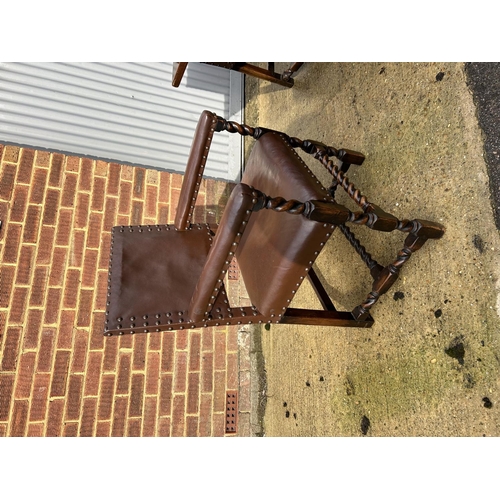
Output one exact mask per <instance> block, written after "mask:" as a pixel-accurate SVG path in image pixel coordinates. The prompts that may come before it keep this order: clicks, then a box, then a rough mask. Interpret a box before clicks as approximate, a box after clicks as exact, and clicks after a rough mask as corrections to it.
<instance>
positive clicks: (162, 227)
mask: <svg viewBox="0 0 500 500" xmlns="http://www.w3.org/2000/svg"><path fill="white" fill-rule="evenodd" d="M195 227H196V229H198V230H201V229H202V228H203V227H205V229H206V230H207V232H208V234H209V241H212V237H211V236H212V233H211V231H210V224H208V223H205V224H192V225H190V226H189V227H188V228H186V229H187V230H189V231H191V230H192V229H193V228H195ZM153 228H155V229H156V230H157V231H161V230H166V231H170V230H176V228H175V227H174V226H172V225H167V224H165V225H155V226H151V225H146V226H119V231H120V232H121V233H123V232H125V230H126V229H127V230H128V231H129V232H134V229H135V230H137V232H139V233H143V232H145V230H147V231H148V232H151V231H152V230H153ZM116 229H117V227H113V228H112V233H111V235H112V236H111V247H110V260H109V273H108V293H107V297H108V300H107V301H106V306H107V307H109V305H110V302H109V298H110V297H111V274H112V265H111V263H112V260H111V255H112V254H113V243H114V232H115V230H116ZM145 233H146V232H145ZM146 234H147V233H146ZM185 313H187V311H179V312H177V315H178V316H184V315H185ZM161 314H162V313H157V314H156V315H155V317H156V319H157V321H155V326H159V325H161V324H162V323H161V321H158V319H159V318H161ZM163 314H165V315H166V316H167V317H168V318H170V317H171V316H172V315H173V314H174V313H171V312H166V313H163ZM136 319H137V318H136V317H135V316H131V317H130V328H136V327H140V326H142V327H148V326H149V322H143V323H142V325H139V324H136V323H135V321H136ZM142 319H148V315H144V316H142ZM139 320H140V318H139ZM116 321H117V326H116V328H117V329H119V330H120V331H119V332H118V335H123V331H121V330H122V329H124V327H123V324H122V322H123V318H122V317H118V318H116ZM183 322H184V318H182V317H181V318H180V319H179V323H183ZM109 323H110V319H109V310H106V321H105V328H104V332H105V333H104V335H105V336H108V337H109V336H111V333H110V332H109V330H110V328H109ZM172 323H174V321H173V319H169V320H167V324H172ZM125 328H126V327H125ZM143 331H144V333H148V332H149V330H143ZM156 331H161V330H160V329H156ZM130 333H135V331H131V332H130Z"/></svg>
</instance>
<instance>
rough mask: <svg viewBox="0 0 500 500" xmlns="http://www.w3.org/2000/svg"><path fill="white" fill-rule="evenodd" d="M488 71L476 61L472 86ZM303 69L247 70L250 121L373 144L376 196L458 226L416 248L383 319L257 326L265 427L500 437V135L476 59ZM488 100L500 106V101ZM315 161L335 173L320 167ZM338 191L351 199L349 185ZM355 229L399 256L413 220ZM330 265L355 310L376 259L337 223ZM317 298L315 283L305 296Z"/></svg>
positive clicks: (380, 251) (258, 395)
mask: <svg viewBox="0 0 500 500" xmlns="http://www.w3.org/2000/svg"><path fill="white" fill-rule="evenodd" d="M478 69H479V71H482V70H484V68H483V69H481V68H477V67H475V66H469V67H467V71H468V73H469V81H470V83H471V85H473V86H474V85H476V87H474V88H475V89H476V90H477V86H478V85H479V86H480V85H481V81H482V78H483V77H482V76H481V73H480V72H478ZM497 69H498V68H494V70H497ZM490 70H491V68H490ZM472 73H474V75H473V76H472V77H471V75H472ZM490 73H492V71H490ZM295 80H296V84H295V86H294V87H293V88H292V89H281V88H280V87H278V86H276V85H272V84H268V83H266V82H260V81H258V80H255V79H251V78H247V99H246V109H245V112H246V119H245V121H246V122H247V123H248V124H250V125H256V124H259V125H261V126H264V127H269V128H274V129H278V130H283V131H285V132H287V133H289V134H290V135H294V136H297V137H300V138H304V139H305V138H311V139H316V140H319V141H322V142H325V143H327V144H331V145H334V146H339V147H346V148H350V149H355V150H359V151H361V152H363V153H364V154H365V155H366V161H365V163H364V164H363V166H361V167H352V168H351V171H352V172H351V171H350V172H349V178H350V180H351V181H353V182H354V183H355V184H356V186H357V187H358V188H360V189H361V191H362V193H363V194H365V195H366V196H367V197H368V199H370V200H373V201H374V202H376V203H377V204H379V205H380V206H382V207H383V208H384V209H386V210H387V211H390V212H392V213H393V214H395V215H396V216H398V217H400V218H415V217H420V218H426V219H429V220H435V221H438V222H440V223H442V224H444V225H445V226H446V230H447V231H446V234H445V236H444V238H443V239H441V240H439V241H431V242H429V243H427V244H426V246H424V248H423V249H422V250H420V251H419V252H417V253H416V254H414V255H413V256H412V258H411V259H410V261H409V262H408V263H407V264H406V266H405V267H404V268H403V271H402V273H401V276H400V279H399V282H398V283H397V284H395V285H394V286H393V288H392V289H391V291H390V292H389V294H387V295H385V296H383V297H382V299H381V300H380V301H379V303H378V304H376V305H375V307H374V308H373V316H374V318H375V321H376V322H375V325H374V326H373V328H371V329H343V328H324V327H306V326H286V325H273V326H272V327H271V329H270V330H269V331H267V330H265V329H262V330H254V331H253V332H252V334H251V337H252V339H251V340H252V345H253V351H252V352H253V368H254V369H253V380H254V421H253V423H254V432H255V434H257V435H259V434H260V435H262V434H264V435H266V436H362V435H368V436H483V435H486V436H498V435H500V398H499V395H500V394H499V391H500V378H499V365H500V341H499V340H500V339H499V334H500V328H499V326H500V318H499V314H500V301H499V300H498V291H499V288H500V281H499V278H500V265H499V260H500V259H499V257H498V250H499V248H500V238H499V234H498V230H497V228H496V227H495V218H494V210H493V206H495V207H497V206H499V205H500V203H497V204H496V205H495V204H494V203H492V201H491V200H492V198H491V195H490V190H491V191H494V190H495V189H497V188H496V185H495V181H494V180H493V181H492V183H491V186H490V181H489V176H488V173H489V172H490V173H491V172H492V171H494V169H495V168H496V167H495V164H494V161H493V160H492V158H495V154H497V153H498V149H495V147H496V146H495V145H494V144H495V143H494V141H493V142H491V140H490V142H488V135H487V134H486V132H485V133H483V132H482V131H481V128H480V126H479V123H478V115H477V114H476V107H475V104H474V100H473V96H472V93H471V90H470V88H469V87H468V84H467V73H466V68H465V66H464V65H463V64H458V63H443V64H441V63H420V64H417V63H414V64H385V63H370V64H360V63H357V64H351V63H307V64H306V65H304V67H303V68H302V69H301V70H300V72H299V73H298V74H297V75H296V78H295ZM483 87H484V86H483ZM483 90H484V89H483ZM476 102H478V101H477V98H476ZM485 102H486V101H485ZM487 112H489V113H490V120H491V119H492V118H491V116H492V112H493V115H494V110H492V109H491V107H490V109H489V111H488V109H487ZM481 120H482V118H480V120H479V121H480V122H481ZM483 121H484V120H483ZM492 130H493V132H494V129H492ZM485 141H486V149H484V148H485V146H484V144H485ZM485 151H486V152H487V157H486V158H487V159H488V163H489V166H488V165H487V162H486V160H485V156H483V155H484V152H485ZM495 151H496V153H495ZM496 157H497V158H498V155H497V156H496ZM308 163H309V165H310V166H311V167H313V170H315V172H316V173H317V175H318V176H319V177H320V178H321V180H323V181H324V182H325V183H327V184H328V182H329V179H328V174H327V173H326V172H324V171H322V170H321V168H322V167H321V166H320V165H319V164H317V165H316V161H315V160H312V161H308ZM488 169H489V170H488ZM339 200H340V201H341V202H342V203H344V204H346V205H347V206H349V207H351V208H353V205H352V204H351V203H350V200H348V199H347V197H346V196H341V197H340V196H339ZM356 229H357V230H356V234H357V235H358V237H359V238H360V239H361V240H362V241H363V243H364V244H365V246H366V247H367V249H368V250H369V251H370V252H371V253H372V254H373V255H374V256H375V257H376V258H377V260H379V262H381V263H383V264H385V263H387V262H390V261H392V260H394V257H395V255H396V253H397V251H398V250H399V249H400V248H401V246H402V242H403V237H402V235H401V234H389V235H387V234H378V233H375V232H373V231H370V230H369V229H366V228H359V229H358V228H356ZM318 270H319V272H320V274H321V275H322V276H323V278H324V281H325V284H326V288H327V289H328V290H329V292H331V295H332V298H333V300H334V302H335V303H336V304H337V306H338V307H339V308H344V309H348V310H350V309H352V307H354V306H355V305H357V304H358V303H359V302H361V301H362V300H363V299H364V297H365V296H366V294H367V293H368V291H369V289H370V279H369V275H368V272H367V271H366V268H365V267H364V265H363V264H362V263H361V261H360V260H359V258H358V257H357V256H356V254H355V253H354V252H353V250H352V249H351V247H350V246H349V245H348V244H347V242H346V241H345V239H344V238H343V236H342V235H341V234H340V232H338V234H334V235H333V237H332V239H331V240H330V242H329V244H328V245H327V247H326V248H325V250H324V251H323V254H322V255H321V258H320V259H319V261H318ZM315 300H316V299H315V298H314V294H313V292H312V289H311V288H310V287H309V288H308V286H307V283H304V285H303V288H301V289H300V293H298V294H297V297H296V299H295V302H294V304H293V305H294V306H299V307H300V306H304V307H306V306H312V305H316V304H315Z"/></svg>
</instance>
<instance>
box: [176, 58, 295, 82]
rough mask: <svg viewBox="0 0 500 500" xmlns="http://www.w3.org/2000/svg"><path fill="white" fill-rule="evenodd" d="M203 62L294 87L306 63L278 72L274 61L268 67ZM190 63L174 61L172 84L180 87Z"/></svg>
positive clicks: (240, 63)
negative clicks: (298, 72)
mask: <svg viewBox="0 0 500 500" xmlns="http://www.w3.org/2000/svg"><path fill="white" fill-rule="evenodd" d="M203 64H210V65H212V66H218V67H219V68H226V69H229V70H232V71H238V72H239V73H243V74H244V75H249V76H254V77H256V78H260V79H261V80H266V81H268V82H272V83H277V84H278V85H282V86H283V87H289V88H290V87H293V84H294V81H293V78H292V75H293V74H294V73H295V72H297V71H298V70H299V69H300V67H301V66H302V65H303V64H304V63H301V62H300V63H292V64H291V65H290V66H289V67H288V68H287V69H286V70H285V71H283V73H277V72H276V71H275V70H274V63H267V68H261V67H260V66H255V65H254V64H250V63H244V62H227V63H217V62H207V63H203ZM187 65H188V63H187V62H174V65H173V68H172V86H173V87H178V86H179V85H180V83H181V81H182V77H183V76H184V72H185V71H186V68H187Z"/></svg>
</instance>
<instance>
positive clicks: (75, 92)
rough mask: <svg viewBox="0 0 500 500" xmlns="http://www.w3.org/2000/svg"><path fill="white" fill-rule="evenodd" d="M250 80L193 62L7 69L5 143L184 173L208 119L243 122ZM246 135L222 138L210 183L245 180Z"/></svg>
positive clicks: (3, 75) (217, 139) (1, 108)
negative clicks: (175, 76) (177, 73)
mask: <svg viewBox="0 0 500 500" xmlns="http://www.w3.org/2000/svg"><path fill="white" fill-rule="evenodd" d="M242 101H243V81H242V75H241V74H239V73H236V72H234V71H227V70H224V69H221V68H217V67H214V66H209V65H205V64H199V63H190V64H189V65H188V69H187V71H186V73H185V75H184V78H183V81H182V83H181V85H180V86H179V87H178V88H174V87H172V63H67V62H65V63H24V62H23V63H0V142H2V143H7V144H18V145H22V146H29V147H33V148H39V149H40V148H45V149H49V150H51V151H55V150H57V151H62V152H64V153H70V154H75V155H82V156H90V157H94V158H100V159H106V160H113V161H117V162H121V163H128V164H132V165H141V166H147V167H153V168H159V169H165V170H169V171H174V172H184V169H185V165H186V160H187V156H188V154H189V148H190V146H191V140H192V138H193V134H194V130H195V128H196V123H197V121H198V117H199V115H200V113H201V112H202V111H203V110H204V109H208V110H210V111H214V112H215V113H217V114H218V115H220V116H223V117H224V118H226V119H229V120H235V121H242V114H241V113H242ZM241 159H242V141H241V137H240V136H239V135H235V134H227V133H223V134H215V136H214V141H213V145H212V149H211V153H210V156H209V161H208V162H207V167H206V169H205V174H206V175H207V176H209V177H213V178H218V179H226V180H231V181H234V180H238V179H239V175H240V173H241V164H242V162H241Z"/></svg>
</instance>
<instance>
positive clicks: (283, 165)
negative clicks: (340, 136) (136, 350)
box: [105, 111, 444, 335]
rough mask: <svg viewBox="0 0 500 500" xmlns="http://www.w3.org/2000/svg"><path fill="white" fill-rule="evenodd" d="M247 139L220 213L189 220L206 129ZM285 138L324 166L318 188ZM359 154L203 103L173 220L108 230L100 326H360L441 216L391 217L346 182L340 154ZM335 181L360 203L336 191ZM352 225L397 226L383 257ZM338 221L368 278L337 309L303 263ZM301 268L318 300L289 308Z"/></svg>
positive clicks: (120, 329) (206, 145) (124, 330)
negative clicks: (401, 236)
mask: <svg viewBox="0 0 500 500" xmlns="http://www.w3.org/2000/svg"><path fill="white" fill-rule="evenodd" d="M221 131H227V132H229V133H239V134H241V135H243V136H251V137H253V138H254V139H255V144H254V146H253V149H252V152H251V155H250V157H249V159H248V161H247V164H246V166H245V171H244V173H243V176H242V180H241V182H240V183H239V184H237V185H236V186H235V188H234V189H233V191H232V192H231V195H230V197H229V200H228V203H227V205H226V207H225V209H224V212H223V215H222V217H221V220H220V222H219V224H198V223H196V222H194V221H193V220H192V217H193V213H194V206H195V202H196V197H197V194H198V189H199V186H200V181H201V179H202V175H203V170H204V166H205V163H206V160H207V156H208V153H209V149H210V144H211V140H212V137H213V134H214V132H221ZM296 148H300V149H302V150H303V151H305V152H307V153H309V154H311V155H312V156H313V157H314V158H316V159H317V160H319V162H320V163H321V164H322V165H323V166H324V167H325V168H326V169H327V171H328V172H330V173H331V175H332V183H331V185H330V186H329V188H328V189H327V188H325V187H324V186H322V185H321V183H320V182H319V181H318V179H317V178H316V176H315V175H314V174H313V173H312V172H311V170H310V169H309V168H308V167H307V165H306V164H305V163H304V162H303V161H302V159H301V158H300V157H299V155H298V154H297V152H296V151H295V149H296ZM363 160H364V156H363V155H362V154H361V153H357V152H355V151H350V150H347V149H336V148H334V147H331V146H326V145H324V144H322V143H319V142H315V141H311V140H306V141H302V140H299V139H297V138H295V137H289V136H288V135H286V134H284V133H281V132H277V131H273V130H268V129H265V128H258V127H257V128H252V127H249V126H247V125H241V124H238V123H235V122H231V121H226V120H225V119H223V118H221V117H219V116H217V115H215V114H214V113H211V112H209V111H204V112H203V113H202V114H201V116H200V119H199V122H198V126H197V129H196V133H195V137H194V140H193V144H192V147H191V152H190V156H189V159H188V163H187V168H186V173H185V176H184V180H183V184H182V189H181V194H180V199H179V204H178V207H177V212H176V216H175V223H174V224H172V225H156V226H117V227H114V228H113V229H112V243H111V258H110V269H109V279H108V283H109V285H108V302H107V313H106V325H105V335H112V334H118V335H123V334H128V333H140V332H146V333H147V332H153V331H165V330H177V329H184V328H199V327H209V326H217V325H235V324H243V323H298V324H310V325H325V326H344V327H370V326H371V325H372V324H373V318H372V316H371V315H370V309H371V308H372V306H373V305H374V304H375V302H376V301H377V300H378V299H379V297H380V296H381V295H382V294H384V293H386V292H387V291H388V290H389V288H390V287H391V286H392V284H393V283H394V282H395V280H396V279H397V277H398V275H399V272H400V269H401V268H402V266H403V265H404V263H405V262H406V261H407V260H408V259H409V258H410V256H411V255H412V254H413V253H414V252H415V251H416V250H418V249H419V248H420V247H422V245H423V244H424V243H425V242H426V241H427V240H428V239H437V238H441V236H442V235H443V234H444V227H443V226H442V225H440V224H438V223H435V222H429V221H426V220H421V219H413V220H408V219H404V220H399V219H397V218H396V217H394V216H393V215H391V214H389V213H387V212H384V211H383V210H382V209H381V208H380V207H378V206H377V205H375V204H374V203H371V202H369V201H368V200H367V198H366V197H365V196H363V195H362V194H361V193H360V192H359V190H357V189H356V188H355V187H354V186H353V184H352V183H350V182H349V180H348V178H347V176H346V172H347V170H348V168H349V166H350V165H351V164H355V165H361V164H362V163H363ZM339 186H340V187H342V188H343V189H344V190H345V191H346V192H347V194H348V195H349V197H350V198H352V200H354V202H355V203H356V204H357V205H358V206H359V207H360V210H359V211H357V212H352V211H350V210H349V209H348V208H346V207H344V206H342V205H340V204H338V203H336V202H335V191H336V189H337V188H338V187H339ZM347 224H349V225H351V224H353V225H365V226H367V227H369V228H371V229H373V230H377V231H394V230H398V231H402V232H404V233H407V236H406V239H405V240H404V245H403V248H402V250H400V251H399V253H398V254H397V256H396V258H395V260H394V261H393V262H391V263H389V264H388V265H387V266H385V267H384V266H382V265H380V264H379V263H377V262H376V261H375V260H374V259H373V258H372V256H371V255H370V254H369V253H368V252H367V251H366V249H365V248H364V247H363V246H362V245H361V243H360V242H359V240H358V239H357V238H356V237H355V236H354V234H353V233H352V231H351V230H350V229H349V228H348V227H347ZM336 228H338V229H339V230H340V231H341V232H342V234H344V236H345V237H346V238H347V240H348V241H349V242H350V243H351V245H352V246H353V248H354V250H355V251H356V252H357V253H358V254H359V256H360V257H361V259H362V260H363V262H364V263H365V264H366V265H367V267H368V268H369V270H370V273H371V276H372V277H373V285H372V289H371V291H370V292H369V293H368V295H367V297H366V299H365V300H364V301H363V302H362V303H361V304H360V305H358V306H357V307H355V308H354V309H353V310H352V311H337V309H336V308H335V306H334V304H333V302H332V300H331V299H330V297H329V296H328V294H327V292H326V291H325V289H324V287H323V285H322V284H321V282H320V280H319V278H318V276H317V274H316V273H315V272H314V270H313V264H314V262H315V260H316V258H317V256H318V254H319V253H320V251H321V250H322V248H323V246H324V245H325V243H326V242H327V241H328V239H329V238H330V236H331V234H332V232H333V231H334V230H335V229H336ZM233 258H236V260H237V263H238V266H239V268H240V272H241V276H242V278H243V281H244V284H245V287H246V289H247V292H248V295H249V297H250V300H251V303H252V306H250V307H233V306H231V305H230V304H229V300H228V297H227V294H226V290H225V287H224V278H225V276H226V273H227V271H228V268H229V266H230V264H231V261H232V259H233ZM305 278H308V279H309V281H310V282H311V284H312V286H313V288H314V290H315V291H316V294H317V296H318V298H319V300H320V302H321V304H322V307H323V309H322V310H310V309H297V308H292V307H290V302H291V301H292V299H293V297H294V295H295V293H296V291H297V289H298V287H299V286H300V284H301V283H302V281H303V280H304V279H305Z"/></svg>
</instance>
